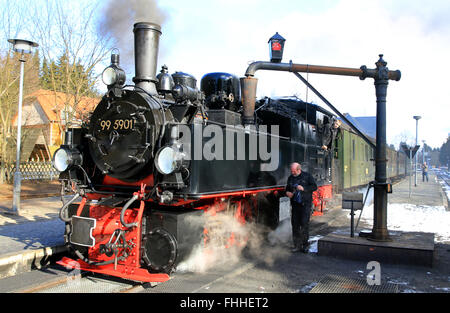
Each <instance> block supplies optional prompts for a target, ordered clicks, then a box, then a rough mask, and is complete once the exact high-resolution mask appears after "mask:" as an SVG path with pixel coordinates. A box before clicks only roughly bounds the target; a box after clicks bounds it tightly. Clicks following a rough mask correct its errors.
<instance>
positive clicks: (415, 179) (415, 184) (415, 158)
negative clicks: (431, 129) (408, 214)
mask: <svg viewBox="0 0 450 313" xmlns="http://www.w3.org/2000/svg"><path fill="white" fill-rule="evenodd" d="M413 118H414V119H415V120H416V146H417V137H418V136H417V135H418V131H419V120H420V119H421V118H422V117H421V116H418V115H416V116H413ZM414 187H417V154H416V155H415V157H414Z"/></svg>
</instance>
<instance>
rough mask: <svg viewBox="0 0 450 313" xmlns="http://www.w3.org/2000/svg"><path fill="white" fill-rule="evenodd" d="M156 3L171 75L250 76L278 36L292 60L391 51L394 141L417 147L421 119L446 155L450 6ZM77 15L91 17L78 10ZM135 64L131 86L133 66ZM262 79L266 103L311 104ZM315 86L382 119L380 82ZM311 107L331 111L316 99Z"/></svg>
mask: <svg viewBox="0 0 450 313" xmlns="http://www.w3.org/2000/svg"><path fill="white" fill-rule="evenodd" d="M74 1H75V0H66V2H67V3H68V4H70V3H74ZM83 1H85V0H83ZM110 1H112V0H110ZM116 2H117V3H119V4H122V5H123V7H122V8H120V7H119V9H118V10H117V12H118V13H120V12H124V11H125V9H124V8H127V6H128V4H129V3H131V2H139V1H138V0H130V1H125V0H116ZM2 3H3V4H4V2H2ZM99 3H100V8H99V11H98V16H99V17H100V16H103V17H104V16H105V14H104V11H103V10H101V8H104V7H106V6H107V5H108V3H109V2H108V1H105V0H101V1H100V2H99ZM158 5H159V7H160V8H161V10H162V12H164V15H165V19H164V21H163V23H162V31H163V35H162V36H161V49H160V57H159V65H158V67H159V68H160V66H161V65H163V64H167V65H168V67H169V71H170V72H175V71H183V72H188V73H191V74H193V75H194V76H196V78H197V80H198V81H200V79H201V77H202V76H203V75H204V74H205V73H208V72H216V71H224V72H230V73H233V74H235V75H237V76H243V74H244V73H245V70H246V68H247V65H248V64H249V62H251V61H256V60H268V58H269V55H268V44H267V41H268V39H269V38H270V37H271V36H272V35H273V34H275V32H279V33H280V34H281V35H282V36H283V37H285V38H286V39H287V41H286V46H285V54H284V60H283V61H285V62H289V60H293V62H294V63H301V64H316V65H329V66H343V67H353V68H359V67H360V66H361V65H367V66H368V67H369V68H373V67H375V65H374V63H375V62H376V61H377V60H378V54H380V53H383V54H384V58H385V60H386V61H387V62H388V67H389V68H390V69H392V70H397V69H399V70H401V71H402V80H401V81H399V82H390V85H389V88H388V102H387V103H388V106H387V115H388V117H387V121H388V127H387V134H388V141H389V143H394V144H396V145H397V144H398V142H399V141H400V139H402V138H404V137H409V138H410V140H411V141H410V142H409V143H411V144H412V139H414V138H415V125H416V124H415V120H414V119H413V115H421V116H422V119H421V120H420V121H419V142H421V140H423V139H424V140H426V141H427V143H428V144H429V145H431V146H433V147H440V146H441V145H442V143H443V142H444V141H445V140H446V138H447V135H448V133H450V122H449V120H450V118H449V116H450V109H449V108H450V106H449V103H448V102H449V101H450V100H449V99H450V88H449V87H448V85H449V83H448V81H449V80H448V78H447V77H446V74H447V73H449V72H450V65H449V62H448V61H447V60H448V56H449V55H450V19H449V18H448V17H449V16H450V1H447V0H445V1H438V0H429V1H427V2H426V5H424V2H423V1H418V0H410V1H406V0H397V1H388V0H372V1H360V0H335V1H332V0H321V1H301V0H297V1H274V0H245V1H244V0H239V1H238V0H210V1H181V0H171V1H169V0H166V1H158ZM140 13H142V12H140ZM77 14H83V12H77V11H76V10H74V15H75V16H76V15H77ZM133 22H134V21H133V20H132V18H131V19H130V20H129V22H128V23H129V24H128V25H129V30H128V31H126V29H125V32H123V34H124V35H123V37H124V38H123V39H124V42H125V45H126V46H129V45H130V44H131V45H132V40H133V33H132V24H133ZM124 28H127V27H124ZM99 31H103V30H99ZM127 36H128V37H127ZM123 49H124V50H125V49H126V47H124V48H123ZM128 59H131V60H124V63H127V64H128V65H127V67H126V70H127V73H128V79H129V80H131V79H132V77H133V76H134V68H133V60H132V58H128ZM107 63H108V62H105V64H104V65H105V66H106V65H107ZM99 71H100V70H99ZM257 78H259V85H258V96H260V97H262V96H274V95H294V94H295V95H297V96H299V97H301V98H303V99H305V97H306V88H305V87H304V85H302V84H301V83H300V81H298V79H296V78H295V77H294V76H293V75H292V74H288V73H274V72H258V73H257ZM309 80H310V82H311V83H312V84H313V85H314V86H315V87H316V88H317V89H318V90H319V91H321V92H322V93H323V94H324V96H325V97H327V98H328V100H330V102H331V103H333V104H334V105H335V106H336V107H337V108H338V109H339V110H340V111H341V112H345V113H347V112H348V113H350V114H352V115H353V116H368V115H375V113H376V103H375V88H374V86H373V80H369V79H368V80H365V81H360V80H359V79H358V78H349V77H336V76H332V77H331V76H325V75H313V74H311V75H309ZM308 100H309V101H313V102H315V103H317V104H320V105H323V106H324V107H326V105H324V104H323V103H322V102H321V101H320V100H319V99H317V98H316V97H314V96H313V95H312V93H311V92H309V93H308Z"/></svg>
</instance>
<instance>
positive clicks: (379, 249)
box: [318, 173, 450, 267]
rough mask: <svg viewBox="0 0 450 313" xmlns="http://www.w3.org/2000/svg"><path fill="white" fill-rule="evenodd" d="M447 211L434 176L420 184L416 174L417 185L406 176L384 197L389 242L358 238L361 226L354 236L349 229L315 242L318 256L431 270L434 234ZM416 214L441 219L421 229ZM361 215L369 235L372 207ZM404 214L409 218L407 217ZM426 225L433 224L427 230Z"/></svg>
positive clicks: (439, 186) (440, 188)
mask: <svg viewBox="0 0 450 313" xmlns="http://www.w3.org/2000/svg"><path fill="white" fill-rule="evenodd" d="M418 174H419V173H418ZM419 178H420V180H419ZM448 209H449V208H448V199H447V195H446V194H445V192H444V191H443V189H442V187H441V184H440V182H439V181H438V179H437V177H436V175H435V174H434V173H430V174H429V180H428V181H425V182H423V181H422V175H420V176H419V175H418V180H417V185H415V182H414V176H412V177H411V180H410V179H409V177H406V178H405V179H403V180H402V181H400V182H398V183H397V184H395V185H394V186H393V193H392V194H389V195H388V208H387V212H388V213H387V214H388V231H389V237H390V241H385V242H377V241H373V240H369V239H368V238H366V237H365V236H364V237H360V236H358V231H359V230H361V229H362V227H359V229H358V230H357V231H356V232H355V236H354V237H351V236H350V229H348V230H347V229H338V230H336V231H334V232H332V233H330V234H328V235H327V236H325V237H323V238H321V239H320V240H319V241H318V255H322V256H332V257H338V258H346V259H354V260H363V261H367V262H369V261H373V260H376V261H380V262H385V263H386V262H387V263H393V264H408V265H419V266H428V267H432V266H433V258H434V246H435V233H434V232H435V231H436V232H438V231H439V229H442V228H445V227H446V225H447V224H449V222H450V221H448V219H449V217H450V214H446V211H448ZM419 212H420V214H421V216H423V218H428V216H427V212H428V215H430V216H429V218H431V219H432V218H434V217H433V216H431V215H436V216H442V217H443V219H442V220H440V221H439V220H438V218H434V219H435V220H434V223H427V224H425V223H424V225H423V227H420V226H421V224H420V222H421V221H414V220H413V219H414V218H417V213H419ZM364 213H365V217H366V218H365V219H363V224H364V225H363V226H364V228H365V232H370V231H371V229H372V225H373V205H370V206H368V207H366V208H365V212H364ZM408 213H410V215H411V216H408V215H409V214H408ZM359 214H360V213H359V212H358V211H356V216H355V218H358V215H359ZM413 214H414V216H415V217H413ZM370 217H372V220H370ZM349 224H350V223H349ZM430 224H435V225H431V227H430ZM441 224H442V225H441ZM439 236H440V237H439V239H443V240H445V239H447V240H450V238H446V234H444V235H442V234H439ZM442 237H444V238H442Z"/></svg>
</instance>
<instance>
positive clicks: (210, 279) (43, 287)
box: [15, 210, 345, 293]
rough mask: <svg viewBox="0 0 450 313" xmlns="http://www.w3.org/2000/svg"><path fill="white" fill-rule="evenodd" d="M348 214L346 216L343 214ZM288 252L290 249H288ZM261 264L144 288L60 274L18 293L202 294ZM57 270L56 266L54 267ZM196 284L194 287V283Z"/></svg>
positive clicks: (246, 262)
mask: <svg viewBox="0 0 450 313" xmlns="http://www.w3.org/2000/svg"><path fill="white" fill-rule="evenodd" d="M340 212H342V211H340V210H332V211H330V212H329V214H328V217H327V223H323V222H318V223H315V222H314V220H313V222H312V223H311V227H310V237H313V236H317V235H318V234H320V233H323V231H324V230H326V228H327V227H328V226H327V225H328V223H330V222H333V221H334V220H335V219H337V218H338V217H339V216H341V215H340V214H339V213H340ZM344 214H345V212H344ZM286 249H288V248H287V247H286ZM258 263H259V261H258V260H251V259H246V258H243V261H239V262H238V263H237V264H235V265H232V266H231V265H230V266H227V265H225V266H223V267H215V268H212V269H211V270H209V271H208V272H206V273H202V275H197V274H196V273H190V272H185V273H174V275H173V276H172V277H171V279H170V280H169V281H168V282H166V283H161V284H149V283H146V284H141V283H136V282H131V281H125V280H122V279H119V278H117V279H115V278H112V277H110V276H108V277H106V276H103V275H100V274H95V273H90V272H81V273H80V272H79V271H78V272H77V271H71V272H66V273H62V274H60V276H59V277H57V278H50V279H48V280H47V281H45V282H43V283H40V284H38V285H32V286H30V287H28V288H22V289H20V290H17V291H15V292H18V293H91V292H94V293H142V292H146V293H160V292H163V293H165V292H189V293H192V292H193V293H196V292H203V291H205V290H208V289H209V288H210V287H212V286H214V285H215V284H217V283H223V282H226V281H231V280H232V279H233V278H234V277H236V276H238V275H239V274H241V273H244V272H246V271H248V270H250V269H252V268H254V267H255V266H257V265H258ZM55 267H56V266H55ZM202 277H203V278H202ZM193 279H196V280H197V281H196V282H194V283H192V280H193Z"/></svg>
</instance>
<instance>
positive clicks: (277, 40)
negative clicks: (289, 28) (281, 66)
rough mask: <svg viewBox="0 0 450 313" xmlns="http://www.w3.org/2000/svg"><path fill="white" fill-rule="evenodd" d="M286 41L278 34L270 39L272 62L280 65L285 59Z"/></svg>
mask: <svg viewBox="0 0 450 313" xmlns="http://www.w3.org/2000/svg"><path fill="white" fill-rule="evenodd" d="M285 41H286V39H284V38H283V37H282V36H281V35H280V34H278V32H277V33H276V34H275V35H273V36H272V38H270V39H269V48H270V62H273V63H280V62H281V60H282V59H283V51H284V43H285Z"/></svg>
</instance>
